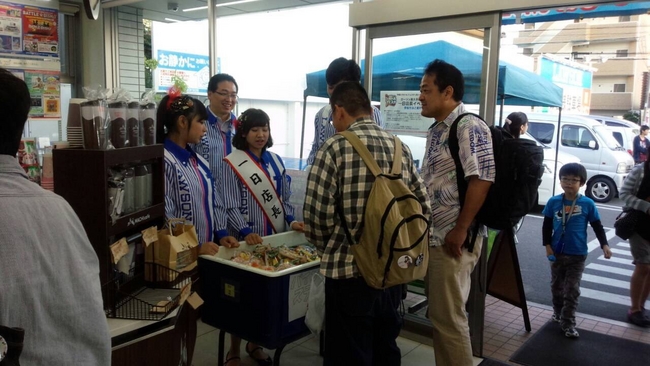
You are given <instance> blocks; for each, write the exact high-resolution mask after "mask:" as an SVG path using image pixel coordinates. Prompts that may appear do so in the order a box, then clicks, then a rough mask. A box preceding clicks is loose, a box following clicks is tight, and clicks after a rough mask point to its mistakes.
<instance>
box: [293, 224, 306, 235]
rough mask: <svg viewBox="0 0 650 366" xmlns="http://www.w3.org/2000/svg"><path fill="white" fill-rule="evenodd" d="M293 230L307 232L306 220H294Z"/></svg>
mask: <svg viewBox="0 0 650 366" xmlns="http://www.w3.org/2000/svg"><path fill="white" fill-rule="evenodd" d="M291 230H294V231H297V232H300V233H304V232H305V223H304V222H298V221H294V222H292V223H291Z"/></svg>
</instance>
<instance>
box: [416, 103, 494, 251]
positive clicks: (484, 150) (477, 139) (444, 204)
mask: <svg viewBox="0 0 650 366" xmlns="http://www.w3.org/2000/svg"><path fill="white" fill-rule="evenodd" d="M465 112H467V110H466V109H465V105H464V104H463V103H460V104H459V105H458V107H456V109H454V110H453V111H452V112H451V113H450V114H449V116H447V118H445V120H444V121H437V122H436V123H434V124H433V126H431V128H429V132H428V134H427V150H426V152H425V155H424V164H423V166H422V177H423V178H424V182H425V184H426V187H427V190H428V192H429V199H430V200H431V202H435V205H434V206H433V213H432V215H431V219H432V225H431V235H430V238H431V242H430V245H431V246H437V245H442V244H443V243H444V242H445V236H447V233H449V232H450V231H451V229H453V228H454V226H455V225H456V220H457V219H458V215H459V214H460V209H461V207H460V201H459V198H458V183H457V181H456V164H455V163H454V159H453V157H452V156H451V152H450V151H449V130H450V127H451V124H452V123H453V122H454V120H455V119H456V117H458V116H459V115H460V114H462V113H465ZM458 150H459V151H458V156H459V158H460V162H461V164H462V165H463V171H464V172H465V177H469V176H472V175H476V176H478V178H479V179H480V180H485V181H490V182H494V177H495V175H496V171H495V168H494V154H493V153H492V135H491V134H490V129H489V128H488V126H487V125H486V124H485V123H483V122H481V121H480V120H478V119H477V118H476V117H474V116H472V115H467V116H465V117H463V119H461V120H460V121H459V122H458ZM479 234H480V235H483V236H485V235H486V234H487V231H486V229H485V227H481V228H480V231H479Z"/></svg>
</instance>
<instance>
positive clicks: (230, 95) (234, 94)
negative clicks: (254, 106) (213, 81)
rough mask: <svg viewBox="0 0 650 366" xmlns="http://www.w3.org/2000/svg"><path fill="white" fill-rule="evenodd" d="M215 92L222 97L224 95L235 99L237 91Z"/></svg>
mask: <svg viewBox="0 0 650 366" xmlns="http://www.w3.org/2000/svg"><path fill="white" fill-rule="evenodd" d="M215 93H217V94H219V95H221V96H222V97H226V98H228V97H229V98H230V99H234V100H237V93H232V94H228V92H220V91H215Z"/></svg>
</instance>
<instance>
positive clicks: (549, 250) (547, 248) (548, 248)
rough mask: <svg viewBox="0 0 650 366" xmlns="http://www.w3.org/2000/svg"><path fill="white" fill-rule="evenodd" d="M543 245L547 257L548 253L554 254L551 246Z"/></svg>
mask: <svg viewBox="0 0 650 366" xmlns="http://www.w3.org/2000/svg"><path fill="white" fill-rule="evenodd" d="M544 247H545V248H546V256H547V257H548V256H549V255H554V254H555V253H553V248H551V246H550V245H545V246H544Z"/></svg>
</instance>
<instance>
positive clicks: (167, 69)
mask: <svg viewBox="0 0 650 366" xmlns="http://www.w3.org/2000/svg"><path fill="white" fill-rule="evenodd" d="M157 59H158V68H157V69H156V75H157V76H156V90H157V91H160V92H166V91H167V90H168V89H169V87H170V86H172V85H173V82H172V77H173V76H177V77H180V78H182V79H183V80H184V81H185V83H186V84H187V93H190V94H206V93H207V92H208V82H209V81H210V76H211V75H210V58H209V57H208V56H204V55H195V54H190V53H183V52H175V51H167V50H158V53H157Z"/></svg>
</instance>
